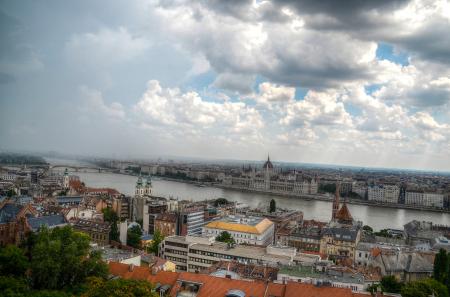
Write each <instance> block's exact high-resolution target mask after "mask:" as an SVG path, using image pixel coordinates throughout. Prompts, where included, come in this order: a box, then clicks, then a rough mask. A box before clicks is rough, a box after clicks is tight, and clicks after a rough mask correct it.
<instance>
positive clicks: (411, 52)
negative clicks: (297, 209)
mask: <svg viewBox="0 0 450 297" xmlns="http://www.w3.org/2000/svg"><path fill="white" fill-rule="evenodd" d="M0 3H1V5H0V34H1V37H0V38H1V41H0V135H1V141H0V149H7V150H16V149H17V150H39V151H42V150H54V151H60V152H67V153H79V154H95V155H101V156H107V157H147V156H148V157H152V156H159V155H165V156H167V155H173V156H188V157H205V158H229V159H249V160H259V159H263V158H265V156H266V155H267V153H268V152H269V153H270V154H271V156H272V159H275V160H279V161H297V162H311V163H333V164H346V165H362V166H382V167H402V168H421V169H438V170H450V4H449V3H448V2H447V1H407V0H397V1H396V0H380V1H371V0H367V1H365V0H363V1H358V0H349V1H334V0H329V1H327V0H325V1H316V0H285V1H256V2H255V1H244V0H228V1H221V0H209V1H208V0H204V1H189V0H180V1H178V0H161V1H157V0H149V1H147V0H133V1H131V0H122V1H96V0H94V1H93V0H85V1H83V0H81V1H70V2H69V1H56V0H55V1H34V0H30V1H15V0H11V1H3V0H2V1H1V2H0ZM342 3H345V5H344V4H342Z"/></svg>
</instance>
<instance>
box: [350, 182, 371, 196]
mask: <svg viewBox="0 0 450 297" xmlns="http://www.w3.org/2000/svg"><path fill="white" fill-rule="evenodd" d="M352 192H353V193H356V194H358V195H359V196H360V197H361V198H366V194H367V184H366V183H365V182H353V185H352Z"/></svg>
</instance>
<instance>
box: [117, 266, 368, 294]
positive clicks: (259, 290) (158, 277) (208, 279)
mask: <svg viewBox="0 0 450 297" xmlns="http://www.w3.org/2000/svg"><path fill="white" fill-rule="evenodd" d="M109 271H110V273H111V274H112V275H115V276H119V277H122V278H126V279H130V278H131V279H141V280H142V279H145V280H148V281H149V282H151V283H153V284H156V283H159V284H161V285H169V286H171V290H170V296H172V297H175V296H177V293H178V291H179V290H180V289H181V287H182V282H183V281H184V282H193V283H198V284H201V285H200V289H199V291H198V293H197V297H224V296H225V295H226V293H227V292H228V291H229V290H231V289H235V290H241V291H243V292H244V293H245V296H254V297H269V296H274V297H362V296H366V297H367V296H368V295H366V294H363V293H353V292H352V291H351V290H350V289H343V288H333V287H317V286H314V285H311V284H304V283H296V282H288V283H287V284H277V283H270V282H269V283H266V282H262V281H247V280H235V279H228V278H221V277H215V276H211V275H207V274H198V273H191V272H180V273H178V272H169V271H159V272H158V273H156V274H152V273H151V271H150V269H149V268H148V267H132V266H130V265H128V264H122V263H116V262H110V263H109Z"/></svg>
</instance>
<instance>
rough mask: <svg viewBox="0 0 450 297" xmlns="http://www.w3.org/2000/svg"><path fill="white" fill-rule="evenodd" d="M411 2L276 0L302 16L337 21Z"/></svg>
mask: <svg viewBox="0 0 450 297" xmlns="http://www.w3.org/2000/svg"><path fill="white" fill-rule="evenodd" d="M409 1H410V0H378V1H373V0H346V1H335V0H322V1H316V0H275V1H274V2H275V3H277V4H278V5H281V6H285V5H287V6H289V7H292V8H295V9H296V10H297V12H299V13H300V14H327V15H330V16H333V17H335V18H336V19H340V20H345V19H351V18H353V17H355V16H356V15H358V14H360V13H364V12H366V11H369V10H377V11H380V12H381V11H385V10H395V9H398V8H400V7H403V6H404V5H405V4H407V3H408V2H409Z"/></svg>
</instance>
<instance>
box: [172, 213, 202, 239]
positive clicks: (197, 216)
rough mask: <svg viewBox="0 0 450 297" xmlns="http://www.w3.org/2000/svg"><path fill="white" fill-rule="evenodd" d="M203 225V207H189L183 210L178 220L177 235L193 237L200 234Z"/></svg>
mask: <svg viewBox="0 0 450 297" xmlns="http://www.w3.org/2000/svg"><path fill="white" fill-rule="evenodd" d="M204 224H205V208H204V206H189V207H185V208H183V210H181V211H180V213H179V218H178V235H181V236H186V235H195V234H201V233H202V227H203V225H204Z"/></svg>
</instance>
